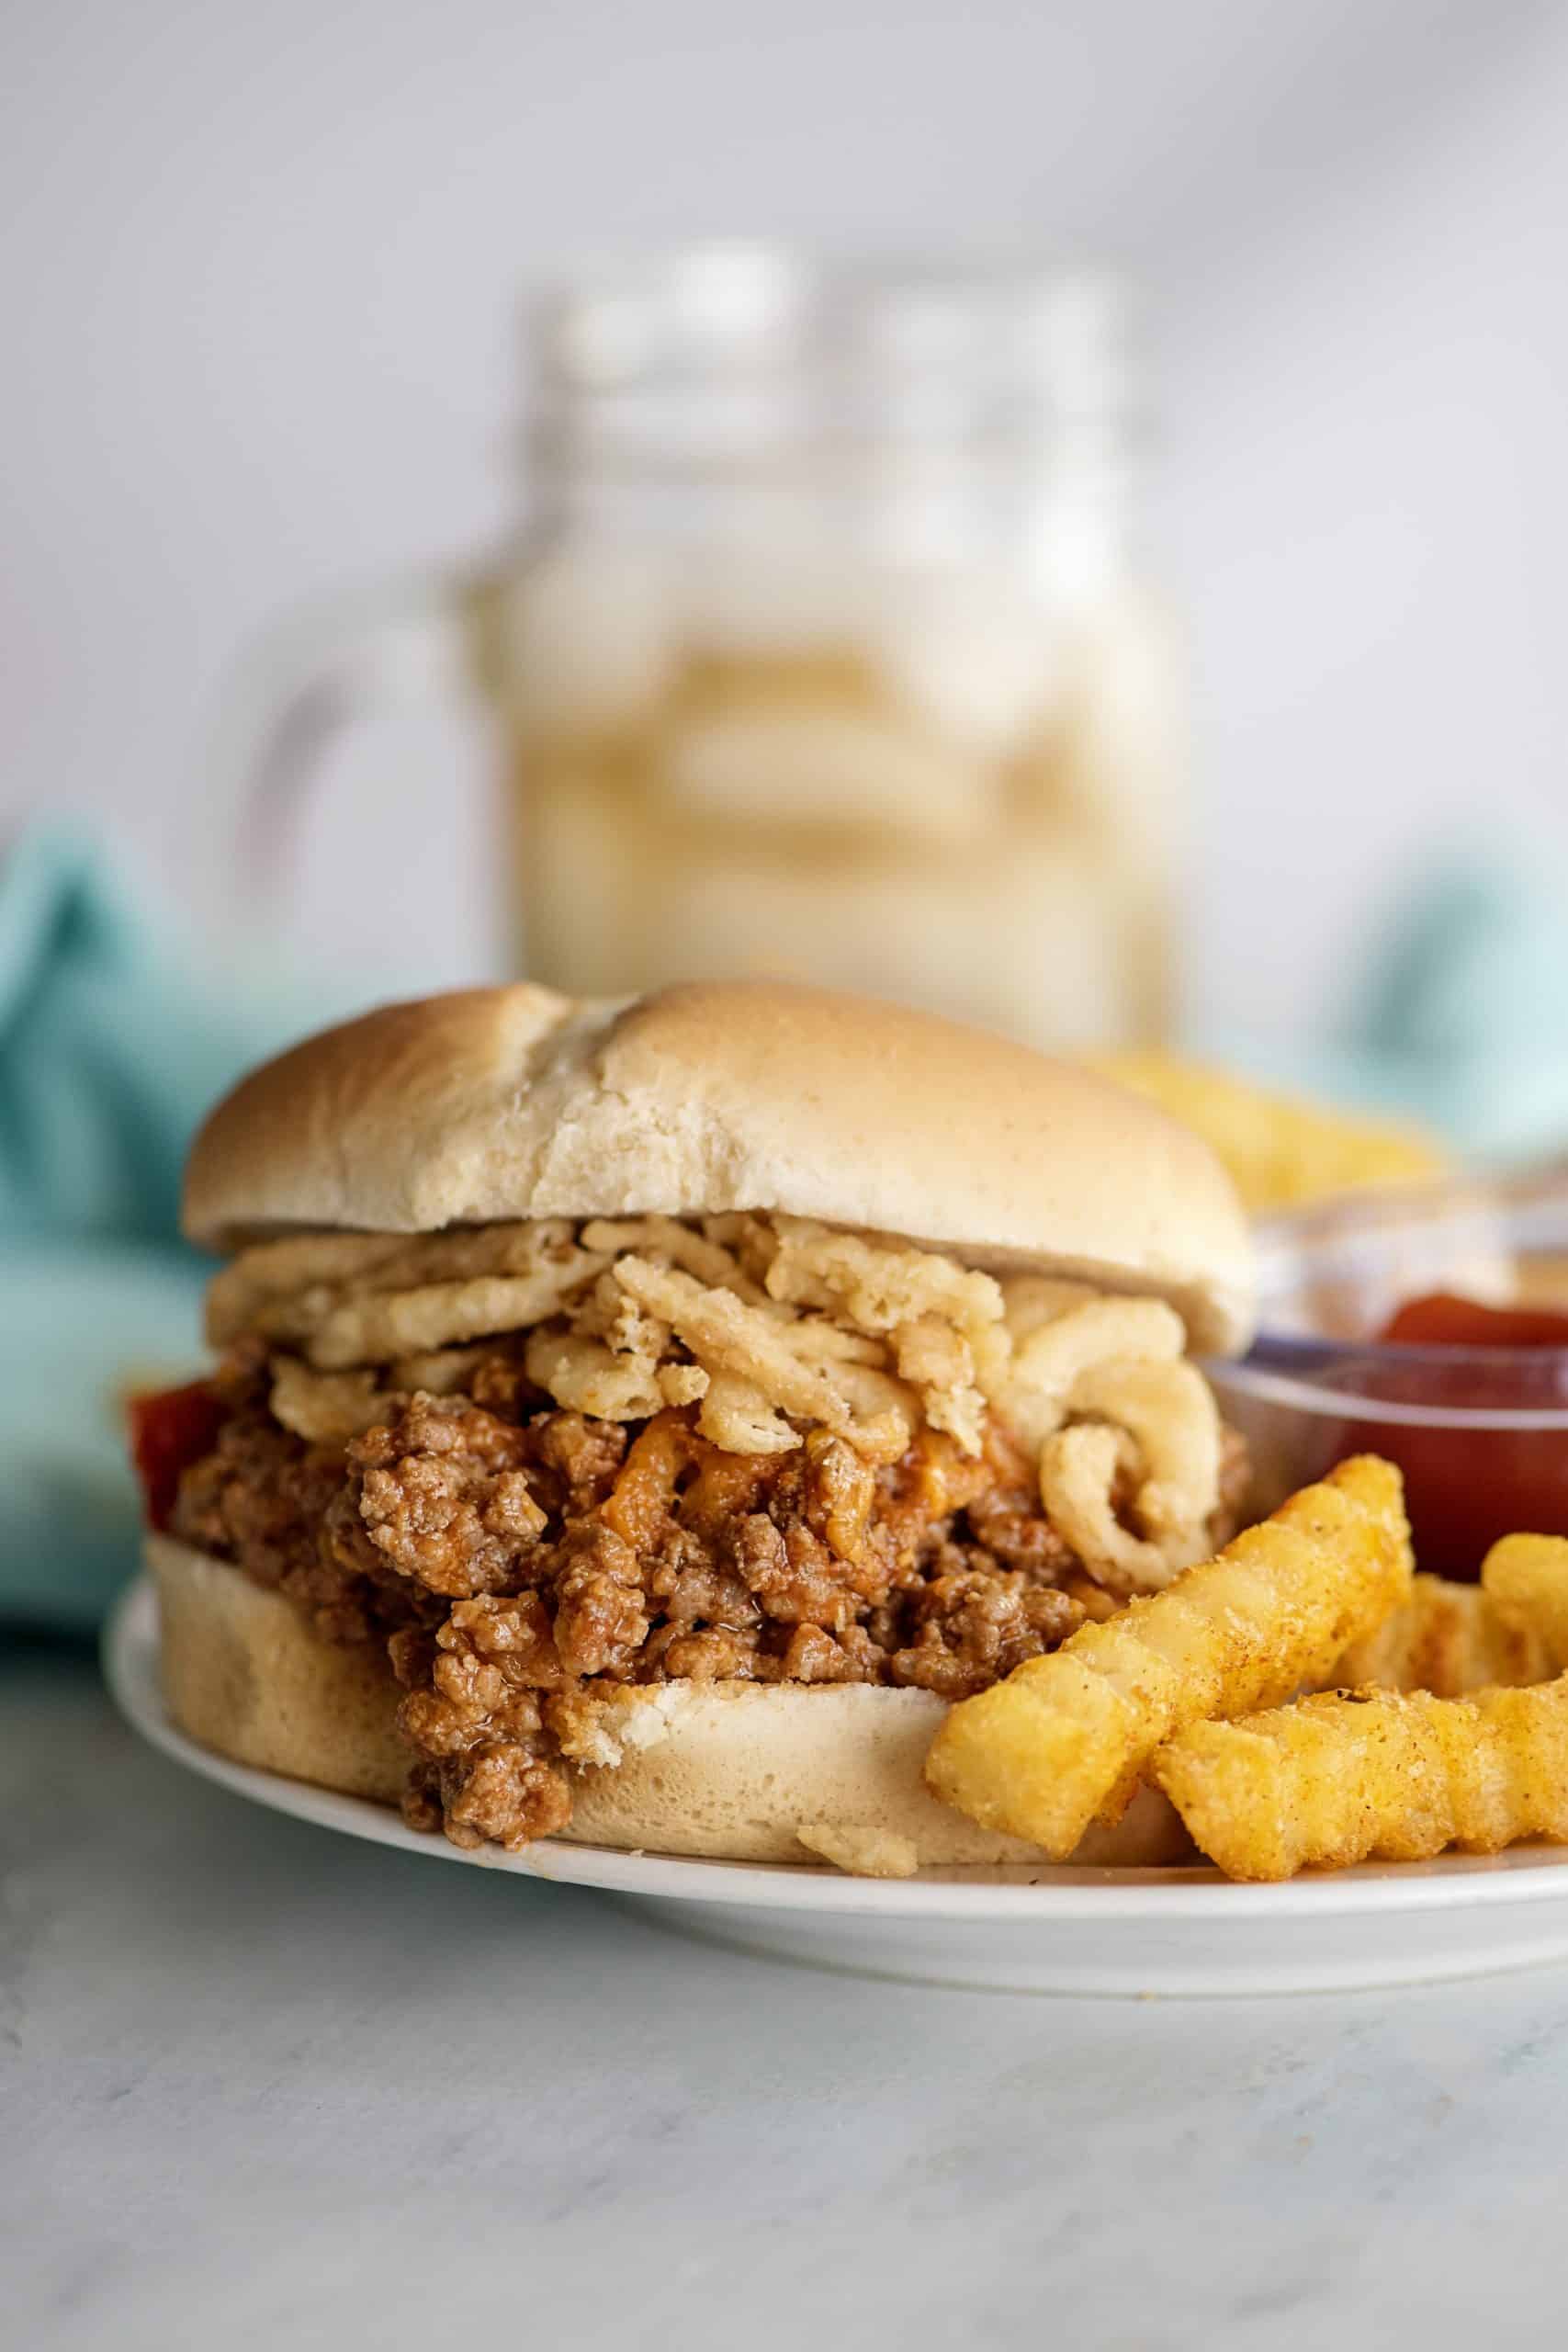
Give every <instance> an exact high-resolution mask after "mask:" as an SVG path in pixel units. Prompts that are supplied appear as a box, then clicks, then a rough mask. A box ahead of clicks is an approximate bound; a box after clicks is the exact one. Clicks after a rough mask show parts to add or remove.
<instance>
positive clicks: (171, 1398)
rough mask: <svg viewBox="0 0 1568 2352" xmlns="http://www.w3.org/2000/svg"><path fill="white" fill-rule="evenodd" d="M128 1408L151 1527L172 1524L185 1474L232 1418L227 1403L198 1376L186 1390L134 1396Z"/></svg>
mask: <svg viewBox="0 0 1568 2352" xmlns="http://www.w3.org/2000/svg"><path fill="white" fill-rule="evenodd" d="M126 1411H127V1419H129V1421H130V1458H131V1460H132V1462H133V1463H134V1464H135V1465H136V1475H137V1477H138V1478H139V1479H140V1480H141V1493H142V1497H143V1498H144V1500H145V1502H146V1505H147V1522H148V1525H149V1526H150V1527H156V1528H164V1527H167V1525H168V1523H169V1519H170V1516H171V1514H172V1512H173V1510H174V1508H175V1496H176V1495H177V1494H178V1492H179V1486H180V1474H181V1472H182V1471H185V1470H187V1469H188V1468H189V1467H190V1464H192V1463H193V1462H197V1461H199V1460H200V1458H201V1456H202V1455H203V1454H204V1453H210V1452H211V1450H212V1447H213V1445H214V1443H215V1442H216V1441H217V1437H218V1432H219V1430H220V1429H221V1428H222V1426H223V1423H224V1420H225V1419H226V1418H227V1416H226V1414H225V1410H224V1408H223V1405H222V1403H221V1401H220V1398H219V1397H217V1395H216V1394H215V1393H214V1391H213V1389H212V1388H211V1386H210V1385H209V1383H208V1382H207V1381H205V1380H193V1381H192V1382H191V1383H190V1385H189V1386H188V1387H186V1388H162V1389H159V1390H158V1391H157V1393H156V1394H155V1395H148V1396H142V1397H132V1398H131V1400H130V1405H129V1406H128V1407H127V1408H126Z"/></svg>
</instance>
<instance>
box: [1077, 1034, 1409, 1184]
mask: <svg viewBox="0 0 1568 2352" xmlns="http://www.w3.org/2000/svg"><path fill="white" fill-rule="evenodd" d="M1093 1058H1094V1059H1095V1062H1096V1065H1097V1067H1098V1068H1099V1069H1102V1070H1104V1071H1105V1072H1106V1074H1107V1076H1109V1077H1111V1078H1114V1079H1115V1080H1118V1082H1119V1083H1120V1084H1121V1085H1122V1086H1128V1087H1131V1088H1132V1089H1133V1090H1134V1092H1135V1093H1139V1094H1147V1095H1149V1096H1150V1097H1151V1098H1152V1099H1153V1100H1154V1101H1155V1102H1156V1103H1159V1104H1160V1105H1161V1107H1162V1108H1163V1109H1164V1110H1167V1111H1168V1112H1169V1113H1170V1114H1171V1115H1172V1116H1173V1117H1174V1118H1178V1119H1179V1120H1180V1121H1181V1123H1182V1125H1184V1126H1189V1127H1195V1128H1196V1129H1197V1131H1198V1133H1199V1134H1200V1135H1201V1136H1203V1137H1204V1139H1205V1141H1206V1142H1207V1143H1208V1144H1209V1145H1210V1146H1211V1147H1212V1148H1213V1150H1214V1151H1216V1152H1217V1153H1218V1154H1219V1157H1220V1158H1221V1159H1223V1160H1224V1163H1225V1166H1226V1167H1227V1168H1228V1169H1229V1170H1230V1173H1231V1176H1232V1178H1233V1180H1234V1182H1235V1186H1236V1190H1237V1191H1238V1192H1239V1193H1240V1194H1241V1196H1242V1199H1243V1200H1244V1201H1245V1202H1246V1203H1247V1207H1248V1208H1249V1209H1256V1210H1265V1209H1280V1208H1289V1207H1292V1206H1294V1205H1295V1204H1298V1203H1300V1202H1303V1201H1315V1200H1322V1199H1325V1198H1327V1197H1330V1196H1332V1195H1333V1194H1335V1193H1351V1192H1361V1191H1365V1190H1367V1189H1369V1188H1376V1187H1379V1186H1382V1185H1387V1184H1420V1183H1427V1182H1430V1181H1431V1180H1432V1179H1433V1178H1434V1177H1437V1176H1440V1175H1442V1174H1443V1173H1444V1171H1445V1169H1446V1166H1447V1159H1446V1155H1445V1153H1444V1151H1443V1148H1442V1146H1441V1145H1440V1144H1439V1143H1438V1140H1437V1138H1436V1136H1428V1135H1426V1134H1423V1133H1422V1131H1421V1130H1420V1129H1419V1128H1418V1127H1415V1126H1410V1125H1398V1124H1394V1123H1393V1122H1391V1121H1388V1120H1384V1119H1371V1118H1369V1117H1367V1116H1366V1114H1364V1113H1362V1112H1359V1111H1348V1110H1340V1109H1336V1108H1334V1107H1332V1106H1331V1105H1329V1104H1326V1103H1310V1102H1304V1101H1301V1100H1299V1099H1297V1098H1296V1097H1295V1096H1292V1095H1290V1094H1281V1093H1278V1092H1276V1091H1275V1090H1274V1089H1273V1088H1272V1087H1265V1086H1256V1085H1254V1084H1253V1083H1252V1081H1251V1080H1248V1079H1245V1078H1242V1077H1240V1076H1238V1075H1237V1074H1235V1072H1233V1071H1229V1070H1223V1069H1212V1068H1210V1067H1209V1066H1208V1065H1207V1064H1205V1063H1201V1062H1190V1061H1187V1060H1184V1059H1182V1058H1180V1057H1177V1056H1174V1055H1170V1054H1164V1053H1158V1052H1152V1053H1151V1052H1133V1053H1115V1054H1101V1055H1099V1056H1096V1057H1093Z"/></svg>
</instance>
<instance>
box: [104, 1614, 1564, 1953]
mask: <svg viewBox="0 0 1568 2352" xmlns="http://www.w3.org/2000/svg"><path fill="white" fill-rule="evenodd" d="M99 1656H100V1661H101V1665H102V1669H103V1675H104V1680H105V1683H106V1685H107V1690H108V1692H109V1696H110V1697H111V1699H112V1700H113V1701H114V1703H115V1705H116V1707H117V1708H118V1711H119V1713H120V1714H121V1715H122V1716H123V1717H124V1719H125V1721H126V1722H127V1723H128V1724H130V1727H131V1729H132V1730H133V1731H135V1732H136V1733H137V1734H138V1735H139V1736H141V1738H143V1739H145V1740H146V1741H147V1742H148V1743H149V1745H150V1746H152V1747H155V1748H157V1749H159V1750H160V1751H161V1752H162V1753H163V1754H164V1755H165V1756H168V1757H169V1758H172V1760H173V1761H175V1763H178V1764H181V1765H183V1766H184V1767H185V1768H186V1770H187V1771H191V1772H194V1773H196V1774H197V1777H198V1778H200V1779H203V1780H208V1781H213V1782H215V1783H216V1784H217V1785H218V1786H219V1787H220V1788H225V1789H228V1790H229V1791H230V1792H231V1793H233V1794H235V1795H238V1796H242V1797H245V1798H248V1799H249V1800H250V1802H251V1803H252V1804H260V1805H262V1806H263V1807H265V1809H266V1810H268V1811H270V1812H274V1813H281V1814H284V1815H288V1816H289V1817H290V1818H292V1819H295V1820H300V1821H306V1822H310V1823H311V1824H313V1825H314V1826H316V1827H318V1828H326V1829H334V1830H337V1831H339V1832H341V1833H342V1834H344V1835H345V1836H348V1837H356V1838H362V1839H365V1840H367V1841H368V1842H370V1843H372V1844H375V1845H379V1846H388V1847H391V1848H393V1849H395V1850H397V1851H400V1852H403V1853H411V1854H414V1855H421V1856H423V1857H424V1858H425V1859H427V1860H433V1861H451V1862H460V1863H467V1864H468V1865H469V1866H470V1867H472V1868H477V1869H479V1870H488V1871H502V1872H504V1873H507V1874H509V1875H513V1876H516V1877H521V1878H528V1879H536V1880H542V1881H545V1882H547V1883H552V1884H564V1885H574V1886H582V1887H587V1888H590V1889H596V1890H598V1891H600V1892H602V1893H608V1894H628V1895H642V1896H647V1897H650V1898H657V1899H661V1900H670V1899H674V1900H678V1901H684V1902H696V1903H715V1904H728V1905H745V1906H747V1907H750V1908H766V1909H770V1910H787V1911H810V1912H816V1913H819V1914H840V1915H854V1914H859V1915H866V1914H871V1915H874V1916H878V1917H894V1918H896V1917H906V1918H912V1919H914V1918H925V1919H937V1918H942V1919H950V1920H959V1921H963V1920H968V1921H971V1922H974V1923H975V1924H976V1925H977V1924H979V1923H981V1922H984V1921H987V1920H988V1921H992V1922H999V1921H1003V1920H1007V1921H1011V1922H1014V1923H1018V1924H1022V1923H1025V1922H1028V1921H1034V1922H1036V1923H1038V1924H1039V1925H1041V1926H1046V1925H1050V1924H1066V1923H1068V1922H1071V1923H1073V1924H1083V1923H1087V1922H1089V1921H1091V1920H1092V1921H1095V1922H1099V1923H1103V1924H1111V1923H1112V1922H1116V1921H1121V1922H1123V1923H1125V1924H1128V1925H1132V1924H1137V1925H1139V1926H1143V1927H1149V1926H1156V1925H1158V1924H1159V1923H1160V1922H1162V1921H1169V1922H1172V1923H1174V1922H1176V1921H1182V1922H1188V1923H1190V1921H1192V1920H1193V1919H1195V1918H1208V1919H1211V1920H1213V1921H1214V1922H1215V1923H1216V1924H1218V1922H1219V1921H1220V1920H1221V1919H1222V1918H1229V1919H1233V1920H1241V1919H1247V1920H1254V1921H1256V1920H1259V1919H1269V1920H1275V1921H1280V1920H1285V1919H1288V1918H1291V1917H1297V1918H1301V1919H1303V1921H1305V1920H1306V1919H1309V1918H1310V1919H1330V1918H1336V1917H1361V1918H1371V1917H1380V1916H1381V1917H1391V1916H1398V1915H1401V1914H1408V1913H1411V1912H1421V1911H1432V1910H1449V1909H1470V1908H1472V1907H1480V1906H1482V1905H1485V1906H1488V1907H1495V1906H1496V1905H1499V1904H1502V1905H1517V1904H1532V1903H1539V1902H1551V1901H1557V1902H1563V1901H1568V1846H1562V1847H1553V1846H1551V1845H1547V1844H1544V1843H1541V1842H1540V1841H1535V1842H1532V1843H1529V1844H1520V1845H1518V1846H1515V1847H1511V1848H1509V1849H1506V1851H1505V1852H1504V1853H1502V1854H1495V1855H1490V1854H1447V1855H1439V1856H1438V1857H1437V1858H1436V1860H1432V1861H1428V1862H1382V1863H1365V1862H1363V1863H1359V1864H1357V1865H1356V1866H1355V1867H1354V1868H1352V1869H1349V1870H1344V1871H1324V1872H1322V1873H1320V1874H1314V1873H1310V1872H1309V1873H1306V1874H1303V1876H1301V1877H1299V1878H1294V1879H1289V1880H1286V1881H1284V1882H1282V1883H1275V1884H1267V1885H1258V1884H1247V1883H1237V1882H1235V1881H1233V1880H1230V1879H1227V1878H1225V1877H1224V1876H1223V1875H1222V1873H1221V1872H1220V1871H1216V1870H1213V1869H1211V1868H1209V1867H1207V1866H1204V1865H1187V1866H1185V1867H1182V1868H1171V1869H1144V1870H1089V1869H1085V1868H1082V1867H1070V1866H1069V1867H1061V1866H1053V1865H1051V1864H1049V1863H1043V1864H1042V1866H1041V1869H1040V1871H1039V1873H1038V1874H1037V1875H1035V1876H1032V1877H1030V1878H1028V1879H1026V1880H1023V1881H1019V1880H1018V1879H1016V1878H1015V1879H1012V1880H1009V1881H1006V1882H1002V1881H998V1880H995V1879H990V1878H967V1879H965V1878H962V1877H959V1876H956V1875H953V1874H944V1875H919V1876H917V1877H915V1878H911V1879H864V1878H852V1877H850V1876H847V1875H844V1874H841V1873H839V1872H836V1871H828V1870H826V1869H820V1870H819V1869H818V1868H816V1867H814V1866H813V1865H810V1864H795V1863H789V1862H728V1861H718V1860H707V1859H704V1858H699V1857H695V1856H680V1855H670V1854H648V1853H641V1852H626V1851H623V1850H621V1849H614V1848H610V1847H604V1846H588V1845H581V1846H579V1845H573V1844H570V1842H568V1841H566V1840H564V1839H561V1838H546V1839H542V1840H540V1842H539V1843H538V1844H536V1845H534V1846H530V1847H528V1848H526V1849H525V1850H524V1851H523V1852H521V1853H516V1854H508V1853H503V1852H501V1851H499V1850H497V1849H491V1848H479V1849H475V1850H472V1851H469V1850H467V1849H461V1848H458V1847H456V1846H453V1845H451V1844H449V1843H448V1842H447V1840H446V1838H435V1837H433V1836H429V1835H427V1834H424V1833H422V1832H420V1831H417V1830H413V1829H411V1828H409V1826H407V1824H406V1823H405V1822H403V1821H402V1820H401V1819H400V1816H399V1815H398V1814H397V1813H395V1812H394V1811H393V1810H392V1809H391V1808H390V1807H389V1806H387V1805H381V1804H376V1803H375V1802H374V1801H373V1800H372V1799H370V1798H368V1797H355V1796H346V1795H344V1794H343V1793H341V1792H338V1791H336V1790H332V1789H323V1788H320V1787H318V1786H316V1785H315V1783H314V1782H311V1781H297V1780H291V1779H289V1778H288V1777H287V1776H286V1775H284V1774H282V1773H276V1772H267V1771H264V1770H261V1769H260V1768H259V1767H258V1766H254V1765H249V1764H239V1763H236V1762H234V1761H233V1759H232V1758H229V1757H226V1756H220V1755H219V1754H218V1753H217V1752H216V1751H215V1750H213V1749H211V1748H207V1747H202V1746H201V1745H200V1744H199V1742H197V1741H196V1740H193V1739H191V1738H189V1737H188V1736H186V1733H184V1732H182V1731H180V1730H179V1729H178V1728H177V1727H176V1725H175V1724H174V1723H173V1722H172V1721H171V1720H170V1718H169V1715H168V1713H167V1711H166V1709H165V1707H164V1698H163V1692H162V1690H161V1688H160V1686H159V1681H158V1674H157V1658H158V1640H157V1595H156V1592H155V1589H154V1588H153V1585H152V1579H151V1577H148V1576H147V1575H146V1574H145V1573H142V1574H141V1575H138V1576H137V1577H134V1578H132V1579H131V1581H130V1583H129V1584H128V1585H127V1587H126V1589H125V1590H124V1591H123V1592H122V1593H121V1594H120V1595H119V1596H118V1599H117V1600H116V1601H115V1603H114V1605H113V1607H112V1608H111V1610H110V1611H109V1614H108V1616H107V1618H106V1620H105V1623H104V1628H103V1633H102V1636H101V1639H100V1643H99Z"/></svg>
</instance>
